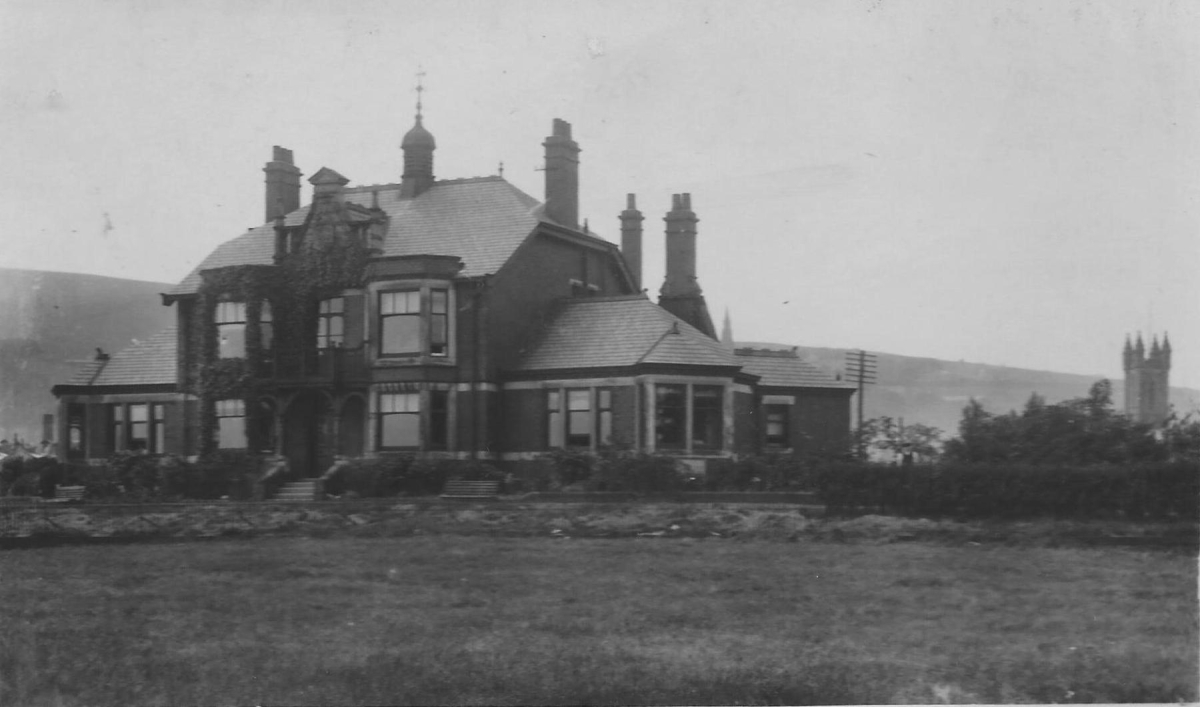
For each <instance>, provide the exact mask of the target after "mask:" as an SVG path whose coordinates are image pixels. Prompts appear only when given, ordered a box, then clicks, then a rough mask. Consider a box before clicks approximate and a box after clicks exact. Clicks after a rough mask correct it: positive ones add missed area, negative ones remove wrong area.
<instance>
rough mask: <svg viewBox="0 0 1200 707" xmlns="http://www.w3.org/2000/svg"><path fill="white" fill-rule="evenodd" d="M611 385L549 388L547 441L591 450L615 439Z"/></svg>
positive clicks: (557, 445)
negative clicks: (613, 436) (613, 433)
mask: <svg viewBox="0 0 1200 707" xmlns="http://www.w3.org/2000/svg"><path fill="white" fill-rule="evenodd" d="M612 426H613V405H612V389H610V388H552V389H550V390H547V391H546V441H547V444H548V446H550V447H552V448H553V447H578V448H582V449H591V448H593V447H595V446H596V445H597V444H610V443H611V442H612Z"/></svg>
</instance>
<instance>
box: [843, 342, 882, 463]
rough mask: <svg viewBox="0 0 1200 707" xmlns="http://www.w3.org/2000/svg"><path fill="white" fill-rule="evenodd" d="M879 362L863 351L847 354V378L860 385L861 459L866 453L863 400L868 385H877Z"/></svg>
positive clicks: (859, 423)
mask: <svg viewBox="0 0 1200 707" xmlns="http://www.w3.org/2000/svg"><path fill="white" fill-rule="evenodd" d="M878 368H879V364H878V360H877V359H876V357H875V354H873V353H867V352H866V351H863V350H862V349H857V350H855V351H847V352H846V378H847V379H848V380H852V381H854V382H856V383H858V456H859V458H860V459H861V458H862V457H863V454H864V452H865V450H864V448H863V442H864V440H863V437H862V432H863V398H864V397H866V395H865V394H866V390H867V385H868V384H874V383H876V382H877V381H876V378H877V376H876V375H875V374H876V371H877V369H878Z"/></svg>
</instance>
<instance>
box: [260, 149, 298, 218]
mask: <svg viewBox="0 0 1200 707" xmlns="http://www.w3.org/2000/svg"><path fill="white" fill-rule="evenodd" d="M263 172H266V175H267V179H266V182H267V192H266V213H267V218H266V220H267V221H272V220H274V219H275V217H276V216H283V215H286V214H289V213H291V212H293V211H295V210H296V209H298V208H300V176H301V174H302V172H301V171H300V170H299V169H297V168H296V165H295V164H294V163H293V162H292V151H291V150H288V149H286V148H283V147H280V146H279V145H275V148H274V154H273V155H272V158H271V161H270V162H268V163H267V166H266V167H263Z"/></svg>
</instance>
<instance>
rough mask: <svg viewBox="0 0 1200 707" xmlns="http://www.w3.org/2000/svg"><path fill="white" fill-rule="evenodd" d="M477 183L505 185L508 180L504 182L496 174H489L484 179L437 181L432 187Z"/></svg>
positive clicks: (462, 178) (470, 178)
mask: <svg viewBox="0 0 1200 707" xmlns="http://www.w3.org/2000/svg"><path fill="white" fill-rule="evenodd" d="M478 182H505V183H507V182H508V180H506V179H505V178H504V177H501V176H500V175H498V174H491V175H488V176H486V177H459V178H457V179H438V180H436V181H435V182H434V183H433V186H435V187H444V186H449V185H453V184H475V183H478Z"/></svg>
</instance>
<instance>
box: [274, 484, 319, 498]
mask: <svg viewBox="0 0 1200 707" xmlns="http://www.w3.org/2000/svg"><path fill="white" fill-rule="evenodd" d="M316 485H317V482H316V481H315V480H313V479H304V480H301V481H289V482H288V483H286V484H284V485H283V486H280V487H279V490H278V491H276V492H275V495H274V496H272V497H271V500H272V501H296V502H301V501H312V500H313V494H314V493H315V492H316Z"/></svg>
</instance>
